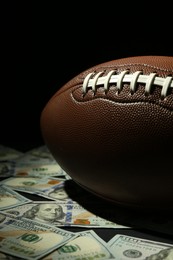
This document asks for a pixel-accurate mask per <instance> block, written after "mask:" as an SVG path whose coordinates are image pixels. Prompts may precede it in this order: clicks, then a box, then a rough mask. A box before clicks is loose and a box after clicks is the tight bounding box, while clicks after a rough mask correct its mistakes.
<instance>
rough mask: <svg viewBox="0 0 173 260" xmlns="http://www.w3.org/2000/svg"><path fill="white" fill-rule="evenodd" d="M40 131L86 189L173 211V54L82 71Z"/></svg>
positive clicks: (46, 113)
mask: <svg viewBox="0 0 173 260" xmlns="http://www.w3.org/2000/svg"><path fill="white" fill-rule="evenodd" d="M40 128H41V133H42V136H43V139H44V141H45V144H46V145H47V147H48V149H49V150H50V152H51V153H52V155H53V156H54V158H55V160H56V161H57V162H58V163H59V165H60V166H61V167H62V168H63V170H64V171H66V173H67V174H69V176H71V178H72V179H73V180H74V181H75V182H76V183H78V184H79V185H80V186H82V187H83V188H84V189H86V190H88V191H89V192H91V193H93V194H95V195H96V196H98V197H101V198H103V199H104V200H107V201H109V202H113V203H115V204H117V205H121V206H128V207H135V208H136V207H137V208H142V209H143V208H144V209H146V208H151V209H169V210H170V209H171V210H172V209H173V57H169V56H135V57H127V58H121V59H117V60H111V61H107V62H104V63H101V64H99V65H95V66H93V67H91V68H89V69H87V70H85V71H83V72H81V73H80V74H79V75H77V76H75V77H74V78H72V79H71V80H70V81H69V82H67V83H66V84H65V85H64V86H61V87H60V86H59V87H58V90H57V92H56V93H55V94H54V95H53V96H52V97H51V98H50V100H49V101H48V102H47V104H45V107H44V108H43V110H42V112H41V116H40Z"/></svg>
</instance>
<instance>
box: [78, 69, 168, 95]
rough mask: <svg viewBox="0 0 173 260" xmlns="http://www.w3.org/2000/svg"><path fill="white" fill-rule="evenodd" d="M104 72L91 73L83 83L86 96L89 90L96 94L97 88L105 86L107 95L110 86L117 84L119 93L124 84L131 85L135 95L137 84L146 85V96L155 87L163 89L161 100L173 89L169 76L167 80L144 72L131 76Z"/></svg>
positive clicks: (127, 72)
mask: <svg viewBox="0 0 173 260" xmlns="http://www.w3.org/2000/svg"><path fill="white" fill-rule="evenodd" d="M103 73H104V72H103V71H102V72H98V73H97V74H95V73H94V72H92V73H89V74H88V75H87V76H86V77H85V79H84V82H83V94H84V95H85V94H86V92H87V89H89V88H91V89H92V91H93V92H94V93H95V92H96V90H97V86H100V85H103V87H104V90H105V93H106V92H107V91H108V89H109V84H116V86H117V89H118V92H119V91H121V90H122V87H123V83H129V84H130V92H131V93H132V94H133V93H135V91H136V88H137V84H138V83H142V84H145V94H146V95H149V94H150V93H151V89H152V86H153V85H157V86H160V87H161V98H166V96H167V93H168V89H169V88H173V77H172V76H167V77H166V78H162V77H158V76H157V74H156V73H150V74H149V75H143V74H142V71H136V72H135V73H133V74H129V71H128V70H125V71H122V72H121V73H120V74H115V73H116V71H115V70H111V71H110V72H109V73H108V74H107V75H106V76H102V75H103Z"/></svg>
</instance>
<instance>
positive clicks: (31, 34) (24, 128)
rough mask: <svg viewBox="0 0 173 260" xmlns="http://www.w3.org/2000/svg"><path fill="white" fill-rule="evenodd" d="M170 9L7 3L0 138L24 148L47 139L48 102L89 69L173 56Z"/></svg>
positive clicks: (143, 5)
mask: <svg viewBox="0 0 173 260" xmlns="http://www.w3.org/2000/svg"><path fill="white" fill-rule="evenodd" d="M153 5H154V4H153ZM164 10H166V11H164ZM170 12H171V10H169V8H168V7H165V8H164V4H162V6H161V7H159V6H153V7H152V6H149V5H146V4H144V3H143V2H141V3H138V6H135V5H134V4H131V3H128V2H127V3H124V1H123V2H122V4H121V3H117V2H115V3H114V2H113V3H110V2H107V3H103V4H101V2H99V3H96V5H95V6H94V4H93V3H92V2H83V1H82V2H81V3H80V4H75V3H73V2H70V3H66V1H65V2H64V3H60V2H59V1H16V2H15V1H11V3H10V2H9V1H8V3H7V4H6V6H5V7H3V8H2V13H3V18H2V23H1V24H2V35H1V36H2V37H1V42H2V43H4V44H3V48H1V50H2V56H3V59H2V61H3V62H2V65H3V66H2V67H3V68H1V73H2V77H1V94H0V97H1V102H0V118H1V121H0V122H1V126H0V143H1V144H5V145H9V146H12V147H15V148H17V149H22V150H27V149H30V148H32V147H35V146H38V145H41V144H43V140H42V136H41V132H40V125H39V119H40V113H41V111H42V109H43V107H44V105H45V104H46V102H47V101H48V100H49V98H50V97H51V96H52V95H53V94H54V92H55V91H57V89H59V88H60V87H61V86H62V85H63V84H65V83H66V82H67V81H68V80H70V79H71V78H72V77H73V76H76V75H77V74H78V73H80V72H82V71H83V70H84V69H87V68H89V67H91V66H93V65H96V64H99V63H101V62H105V61H109V60H113V59H118V58H123V57H129V56H136V55H167V56H173V50H172V40H171V39H172V38H171V37H172V36H171V35H172V21H171V13H170Z"/></svg>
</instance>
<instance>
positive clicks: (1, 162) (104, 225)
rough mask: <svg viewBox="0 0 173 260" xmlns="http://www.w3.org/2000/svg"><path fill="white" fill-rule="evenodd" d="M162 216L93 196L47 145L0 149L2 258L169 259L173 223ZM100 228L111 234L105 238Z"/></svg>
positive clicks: (63, 259)
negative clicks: (70, 174)
mask: <svg viewBox="0 0 173 260" xmlns="http://www.w3.org/2000/svg"><path fill="white" fill-rule="evenodd" d="M105 178H106V176H105ZM98 181H99V180H98ZM165 215H166V216H164V215H160V214H158V215H156V214H154V215H153V214H152V213H151V214H148V213H147V214H145V213H144V212H142V213H141V212H140V213H139V212H137V211H136V212H135V213H134V211H132V212H130V211H129V209H128V210H127V209H123V208H121V207H116V206H115V207H114V206H113V205H111V204H110V205H109V203H107V202H104V201H102V200H101V199H99V198H96V197H94V195H92V194H90V193H89V192H87V191H84V190H83V188H82V187H79V186H78V185H77V184H76V183H75V182H74V181H73V180H72V179H71V177H70V176H69V175H68V174H67V173H66V172H65V171H64V170H63V169H62V168H61V167H60V165H59V164H58V163H57V162H56V161H55V160H54V158H53V157H52V155H51V153H50V152H49V150H48V149H47V147H46V146H45V145H43V146H40V147H36V148H34V149H32V150H29V151H27V152H21V151H18V150H16V149H14V148H11V147H8V146H4V145H0V259H1V260H3V259H14V260H17V259H29V260H31V259H32V260H34V259H44V260H71V259H73V260H95V259H96V260H100V259H104V260H109V259H117V260H126V259H129V260H130V259H138V260H141V259H143V260H153V259H166V260H168V259H169V260H170V259H172V260H173V240H172V239H171V237H172V236H173V219H172V216H170V215H167V214H165ZM100 230H102V231H103V230H105V232H106V231H107V230H110V231H111V232H108V233H109V234H111V236H110V237H105V238H104V239H103V237H102V236H101V235H100V234H101V232H100ZM131 230H140V232H141V230H144V233H143V234H142V235H141V233H138V232H136V233H135V232H130V231H131ZM147 231H148V233H147ZM151 232H154V234H155V235H154V236H152V235H150V234H151ZM132 234H133V235H132ZM134 234H140V235H139V236H138V235H134ZM147 234H149V235H148V236H147ZM153 237H154V238H153ZM151 238H152V239H151Z"/></svg>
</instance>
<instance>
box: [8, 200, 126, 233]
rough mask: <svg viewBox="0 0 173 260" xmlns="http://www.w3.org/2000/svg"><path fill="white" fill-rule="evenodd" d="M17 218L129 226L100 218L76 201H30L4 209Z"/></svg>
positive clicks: (66, 225) (93, 225)
mask: <svg viewBox="0 0 173 260" xmlns="http://www.w3.org/2000/svg"><path fill="white" fill-rule="evenodd" d="M5 212H6V213H8V214H12V215H14V216H16V217H17V218H19V219H20V218H28V219H30V220H35V221H38V222H42V223H48V224H50V225H53V226H59V227H62V226H64V227H71V226H73V227H74V226H75V227H87V228H91V227H93V228H99V227H102V228H129V227H128V226H123V225H119V224H117V223H115V222H111V221H109V220H107V219H104V218H101V217H99V216H97V215H95V214H94V213H92V212H90V211H88V210H86V209H85V208H83V207H82V206H81V205H79V204H78V203H76V202H72V201H70V203H59V202H55V201H32V202H29V203H27V204H25V205H20V206H17V207H13V208H12V209H7V210H5Z"/></svg>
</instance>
